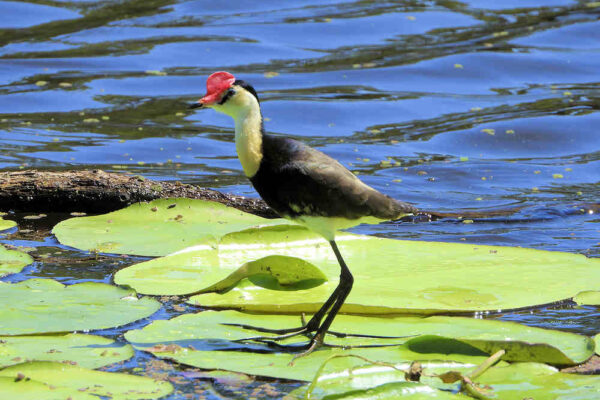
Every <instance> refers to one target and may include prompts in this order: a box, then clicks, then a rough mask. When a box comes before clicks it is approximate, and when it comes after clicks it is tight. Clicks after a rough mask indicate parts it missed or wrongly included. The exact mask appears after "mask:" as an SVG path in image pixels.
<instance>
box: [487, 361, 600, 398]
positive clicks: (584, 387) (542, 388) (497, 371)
mask: <svg viewBox="0 0 600 400" xmlns="http://www.w3.org/2000/svg"><path fill="white" fill-rule="evenodd" d="M477 382H479V383H482V384H485V385H490V386H491V387H492V390H493V392H494V393H495V394H496V395H497V396H498V398H501V399H503V400H505V399H506V400H513V399H514V400H522V399H526V398H531V399H536V400H538V399H540V400H542V399H595V398H597V397H598V393H600V377H598V376H591V375H577V374H565V373H561V372H558V371H557V370H556V368H553V367H550V366H548V365H545V364H538V363H516V364H511V365H503V366H496V367H493V368H490V369H489V370H488V371H486V372H485V373H484V374H483V375H481V377H479V378H478V379H477Z"/></svg>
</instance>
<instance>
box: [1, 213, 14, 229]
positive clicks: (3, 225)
mask: <svg viewBox="0 0 600 400" xmlns="http://www.w3.org/2000/svg"><path fill="white" fill-rule="evenodd" d="M15 226H17V223H16V222H15V221H11V220H6V219H3V218H2V217H1V216H0V231H4V230H6V229H10V228H13V227H15Z"/></svg>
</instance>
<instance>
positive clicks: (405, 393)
mask: <svg viewBox="0 0 600 400" xmlns="http://www.w3.org/2000/svg"><path fill="white" fill-rule="evenodd" d="M372 361H373V363H371V364H367V363H366V362H365V360H361V362H362V364H361V365H357V366H355V367H353V368H347V369H341V370H331V369H330V372H329V373H322V374H319V376H318V377H315V379H316V381H315V380H314V379H313V382H312V383H311V384H307V385H304V386H301V387H299V388H297V389H295V390H293V391H292V392H291V393H289V394H288V395H287V396H286V397H285V400H296V399H298V400H299V399H306V398H309V399H365V398H368V399H371V398H374V399H398V398H402V399H405V398H407V399H411V398H414V399H430V398H431V399H467V398H468V397H465V396H462V395H459V394H453V393H451V392H450V391H442V390H439V388H436V387H433V386H430V385H427V384H424V383H420V382H407V381H406V380H405V371H407V370H408V369H409V368H410V364H409V363H401V364H395V365H389V366H387V365H382V364H380V363H377V362H376V361H375V360H372ZM420 364H421V368H423V370H424V372H426V373H427V374H440V373H444V372H447V371H449V370H452V371H458V372H460V373H464V374H466V373H468V372H469V371H470V370H471V369H473V367H474V366H473V365H469V364H461V363H457V362H448V361H424V362H422V363H420ZM434 383H437V382H434ZM444 389H445V388H444ZM449 389H450V390H452V389H454V391H456V388H452V387H449ZM307 395H309V396H307Z"/></svg>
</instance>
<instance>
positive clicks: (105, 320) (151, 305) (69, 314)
mask: <svg viewBox="0 0 600 400" xmlns="http://www.w3.org/2000/svg"><path fill="white" fill-rule="evenodd" d="M0 304H3V306H2V307H1V308H0V335H24V334H27V335H30V334H36V333H52V332H71V331H76V330H84V329H87V330H94V329H106V328H113V327H116V326H121V325H125V324H128V323H130V322H133V321H136V320H139V319H142V318H146V317H148V316H150V315H152V314H153V313H154V312H155V311H156V310H158V309H159V308H160V306H161V305H160V303H159V302H158V301H156V300H154V299H150V298H147V297H142V298H138V297H137V295H136V293H135V291H133V290H131V289H122V288H118V287H115V286H111V285H107V284H105V283H97V282H84V283H78V284H75V285H69V286H65V285H63V284H61V283H60V282H57V281H54V280H52V279H29V280H26V281H23V282H19V283H15V284H11V283H4V282H0Z"/></svg>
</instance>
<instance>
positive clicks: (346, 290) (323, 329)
mask: <svg viewBox="0 0 600 400" xmlns="http://www.w3.org/2000/svg"><path fill="white" fill-rule="evenodd" d="M329 244H331V248H332V249H333V252H334V253H335V256H336V257H337V260H338V263H339V264H340V267H341V269H342V270H341V272H340V284H339V285H338V287H337V288H336V290H335V291H336V292H337V291H338V289H339V294H338V296H337V298H336V300H335V303H333V306H332V307H331V310H330V311H329V314H327V318H325V321H323V323H322V324H321V326H319V328H318V329H317V333H315V335H314V336H313V338H312V339H311V341H310V344H309V346H308V349H307V350H306V351H305V352H303V353H300V354H298V355H297V356H296V357H294V359H296V358H298V357H303V356H305V355H308V354H310V353H312V352H313V351H314V350H315V349H317V348H318V347H319V346H321V345H322V344H323V340H324V339H325V335H326V334H327V331H328V330H329V327H330V326H331V323H332V322H333V320H334V319H335V316H336V315H337V313H338V311H340V308H342V305H343V304H344V301H346V297H348V295H349V294H350V291H351V290H352V284H353V283H354V277H353V276H352V273H351V272H350V269H349V268H348V266H347V265H346V262H345V261H344V259H343V258H342V255H341V254H340V250H339V249H338V247H337V244H336V243H335V241H334V240H332V241H330V242H329ZM334 293H335V292H334Z"/></svg>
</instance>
